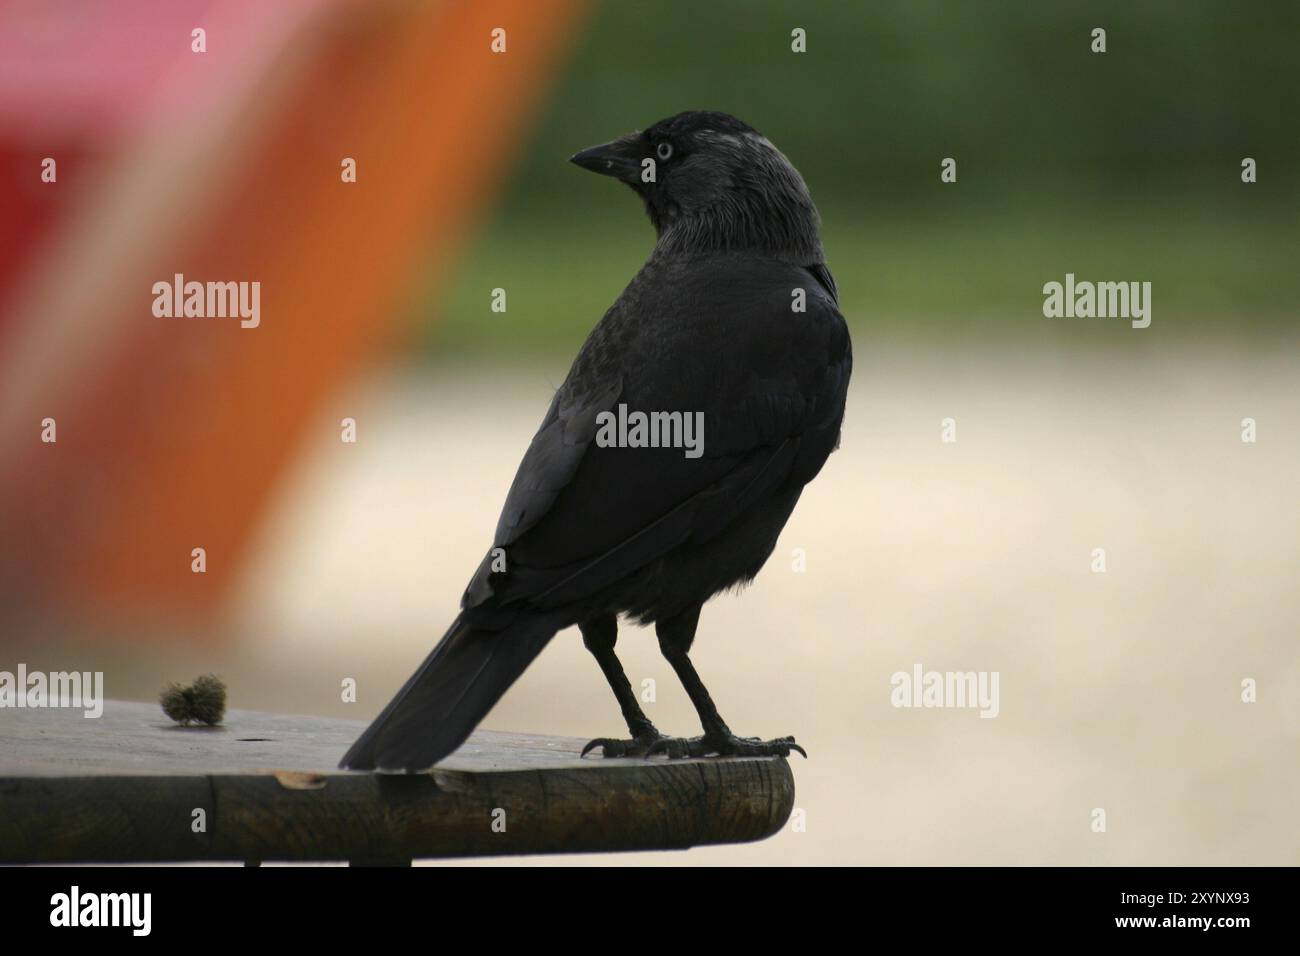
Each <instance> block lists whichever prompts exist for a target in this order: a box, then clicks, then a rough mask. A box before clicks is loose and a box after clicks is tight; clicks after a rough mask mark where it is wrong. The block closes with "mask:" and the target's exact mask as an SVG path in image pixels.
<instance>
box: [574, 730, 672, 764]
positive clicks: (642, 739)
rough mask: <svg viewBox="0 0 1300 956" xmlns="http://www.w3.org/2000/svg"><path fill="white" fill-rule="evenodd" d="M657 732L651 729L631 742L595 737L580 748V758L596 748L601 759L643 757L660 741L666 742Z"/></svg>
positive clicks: (665, 738)
mask: <svg viewBox="0 0 1300 956" xmlns="http://www.w3.org/2000/svg"><path fill="white" fill-rule="evenodd" d="M668 739H670V738H668V737H665V736H664V735H663V734H661V733H659V731H657V730H655V729H654V728H651V729H650V730H648V731H646V732H644V733H640V734H637V735H636V736H635V737H633V738H632V739H631V740H618V739H617V738H615V737H597V738H596V739H595V740H589V741H587V746H585V747H583V748H582V753H581V754H580V756H582V757H585V756H587V754H589V753H591V752H592V751H593V750H595V749H596V748H597V747H599V748H600V753H601V756H603V757H644V756H646V755H647V754H648V753H650V748H652V747H655V746H657V745H658V744H659V743H660V742H661V741H664V740H668Z"/></svg>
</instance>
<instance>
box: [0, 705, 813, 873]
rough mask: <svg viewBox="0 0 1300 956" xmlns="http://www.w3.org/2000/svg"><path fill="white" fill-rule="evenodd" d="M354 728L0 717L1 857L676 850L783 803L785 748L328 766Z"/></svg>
mask: <svg viewBox="0 0 1300 956" xmlns="http://www.w3.org/2000/svg"><path fill="white" fill-rule="evenodd" d="M364 726H365V724H364V723H363V722H361V721H350V720H337V719H331V718H323V717H302V716H292V715H284V714H264V713H256V712H252V711H238V710H235V711H230V712H229V714H228V715H227V718H226V723H225V724H223V725H222V726H221V727H217V728H210V729H200V728H180V727H177V726H175V725H172V724H170V723H169V722H168V721H167V720H166V718H165V717H163V716H162V714H161V712H160V711H159V709H158V707H157V705H155V704H141V703H128V702H123V701H108V702H107V703H106V704H105V707H104V715H103V716H102V717H101V718H98V719H87V718H84V717H82V714H81V711H78V710H66V709H65V710H29V709H22V710H14V709H5V710H0V862H3V863H56V862H142V861H153V862H179V861H200V860H209V861H215V860H229V861H254V862H262V861H267V862H269V861H330V860H349V861H355V862H358V863H404V862H408V861H409V860H411V859H413V858H418V857H440V856H441V857H454V856H489V855H502V854H520V853H580V852H597V851H619V850H648V849H679V848H686V847H690V846H698V845H701V844H709V843H739V842H745V841H749V840H758V839H762V838H764V837H767V836H771V835H772V834H773V833H775V832H776V831H777V830H779V829H780V828H781V827H782V826H783V825H784V823H785V821H786V820H787V819H788V817H789V815H790V811H791V808H792V807H793V803H794V780H793V776H792V774H791V772H790V768H789V766H788V765H787V763H786V761H785V760H783V759H780V758H728V759H705V760H683V761H669V760H667V759H665V758H657V759H654V760H604V759H602V758H598V757H588V758H587V759H585V760H583V759H580V758H579V757H578V752H579V750H580V748H581V745H582V743H583V742H582V741H581V740H578V739H574V738H564V737H542V736H537V735H532V734H507V733H494V732H492V731H479V732H477V733H475V734H474V735H473V736H472V737H471V738H470V740H469V741H468V742H467V743H466V744H465V745H464V746H463V747H462V748H461V749H460V750H458V751H457V752H456V753H455V754H453V755H452V756H451V757H450V758H448V759H447V760H446V761H444V762H443V763H442V764H440V765H439V766H438V767H437V768H436V769H435V770H433V771H431V772H430V773H425V774H412V775H376V774H368V773H350V772H344V771H339V770H337V769H335V766H336V764H337V762H338V760H339V758H340V757H341V756H342V755H343V752H344V750H346V748H347V746H348V745H349V744H350V743H351V742H352V740H353V739H355V738H356V736H357V735H358V734H359V733H360V732H361V730H362V729H363V728H364ZM195 811H202V816H203V817H204V818H205V828H204V829H202V830H200V831H198V832H196V828H195V826H194V821H195V818H196V812H195ZM494 823H495V826H494Z"/></svg>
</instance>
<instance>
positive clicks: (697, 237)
mask: <svg viewBox="0 0 1300 956" xmlns="http://www.w3.org/2000/svg"><path fill="white" fill-rule="evenodd" d="M651 219H652V221H653V222H654V225H655V231H656V232H657V233H658V237H659V238H658V242H657V243H656V244H655V255H657V256H680V255H686V256H701V255H714V254H717V253H723V252H727V253H736V252H740V253H745V252H750V253H754V254H756V255H763V256H769V257H772V258H776V259H780V260H782V261H788V262H791V263H793V264H795V265H807V264H809V263H814V262H823V261H824V256H823V253H822V244H821V239H820V237H819V235H818V223H817V209H816V207H815V206H813V204H812V200H811V199H809V198H807V196H806V194H805V195H804V196H802V197H800V196H793V195H792V196H789V197H779V198H778V200H777V201H773V199H772V197H770V196H769V197H763V199H762V200H761V201H760V200H759V199H758V198H757V197H754V196H750V195H746V194H740V195H737V196H731V197H728V198H727V199H725V200H723V201H720V202H719V203H718V204H717V205H716V206H714V207H712V208H710V209H707V210H704V211H701V212H696V213H692V214H686V213H681V212H670V213H669V214H667V215H663V216H656V215H655V214H654V213H653V212H652V213H651Z"/></svg>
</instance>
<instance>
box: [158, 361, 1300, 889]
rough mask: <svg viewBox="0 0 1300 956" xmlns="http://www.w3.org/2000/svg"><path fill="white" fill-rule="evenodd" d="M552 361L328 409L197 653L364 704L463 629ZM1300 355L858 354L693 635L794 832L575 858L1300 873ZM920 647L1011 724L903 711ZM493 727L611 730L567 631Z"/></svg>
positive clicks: (369, 707) (453, 377)
mask: <svg viewBox="0 0 1300 956" xmlns="http://www.w3.org/2000/svg"><path fill="white" fill-rule="evenodd" d="M563 373H564V365H563V363H558V364H557V363H547V364H546V366H545V367H544V368H540V369H539V368H531V369H527V370H525V369H520V368H512V369H507V368H454V367H435V368H432V369H417V370H412V371H411V372H409V373H400V374H397V375H389V376H385V377H384V378H382V379H380V380H378V381H377V382H375V383H374V384H371V385H367V386H365V387H361V388H359V389H358V390H356V392H355V393H354V394H352V395H349V396H345V397H344V398H343V399H341V400H340V402H339V403H338V405H337V406H336V407H332V408H331V409H330V410H329V414H328V415H327V416H325V417H324V418H323V420H322V425H321V430H320V434H321V436H322V437H321V438H320V440H319V441H318V442H317V443H316V445H315V447H313V448H310V449H309V450H308V454H307V455H305V456H304V458H303V462H302V465H301V467H300V469H299V471H298V472H297V473H296V474H294V475H293V476H292V478H291V480H290V481H289V482H287V483H286V486H285V487H284V488H283V490H282V493H281V496H280V502H279V504H278V506H277V508H276V509H275V515H274V518H273V520H272V521H271V522H270V523H269V525H268V526H267V527H266V528H265V532H264V534H263V536H262V539H261V542H260V544H259V547H258V554H257V556H256V560H255V561H254V562H253V563H252V565H251V567H250V568H249V569H248V576H247V581H246V584H245V586H244V587H243V588H242V591H241V598H240V601H239V606H238V608H237V610H236V611H235V613H234V615H233V618H232V620H231V621H230V627H231V628H232V630H233V631H234V633H236V634H239V635H243V637H241V638H240V639H238V640H236V641H235V642H233V643H232V644H231V645H229V646H228V647H226V648H224V649H223V650H221V651H220V652H219V653H220V654H221V655H222V656H223V657H224V659H223V660H219V661H217V662H216V664H217V668H214V667H212V666H209V665H211V664H212V663H213V662H212V661H211V659H210V657H208V658H204V669H218V668H219V669H222V670H223V671H224V673H226V675H227V676H228V678H229V679H230V681H231V685H232V688H234V692H233V701H232V703H233V704H234V705H236V706H241V707H258V708H264V709H279V710H296V711H305V712H317V713H331V714H337V715H346V716H352V717H359V718H360V717H369V716H371V715H373V714H374V713H375V712H376V711H378V709H379V708H380V707H381V706H382V705H383V704H384V703H385V702H386V701H387V700H388V698H389V696H390V695H391V693H392V692H393V691H394V690H395V689H396V688H397V686H398V685H399V684H400V683H401V682H402V680H403V679H405V678H406V676H407V675H408V674H409V673H410V671H411V670H412V669H413V668H414V666H415V665H416V664H417V663H418V661H419V660H420V659H421V658H422V657H423V656H424V654H425V653H426V651H427V650H428V648H429V647H430V646H431V645H432V643H433V642H434V640H435V639H436V638H437V637H438V636H439V635H440V634H441V633H442V631H443V630H444V629H445V627H446V625H447V624H448V622H449V621H450V620H451V618H452V617H453V615H454V613H455V609H456V602H457V600H458V598H459V595H460V592H461V589H462V587H463V586H464V583H465V581H466V580H467V578H468V576H469V574H470V573H471V571H472V570H473V568H474V566H475V565H476V563H477V562H478V560H479V557H480V555H481V554H482V553H483V549H484V548H485V547H486V546H487V545H488V543H489V537H488V536H489V535H490V534H491V530H492V528H493V526H494V524H495V521H496V516H497V511H498V508H499V506H500V503H501V501H502V499H503V497H504V494H505V491H506V488H507V486H508V484H509V482H510V479H511V477H512V475H513V471H514V467H515V465H516V463H517V461H518V459H519V456H520V454H521V453H522V451H523V449H524V447H525V446H526V444H527V441H528V439H529V437H530V436H531V434H532V432H533V430H534V429H535V427H536V425H537V423H538V421H539V420H540V417H541V415H542V413H543V411H544V410H545V407H546V404H547V401H548V399H549V396H550V393H551V390H552V389H553V387H554V386H555V385H556V384H557V383H558V381H559V380H560V378H561V377H562V376H563ZM1298 373H1300V363H1297V360H1296V356H1295V350H1294V348H1290V349H1277V348H1271V349H1260V348H1255V349H1250V348H1244V347H1229V346H1225V347H1223V348H1209V347H1203V348H1200V349H1198V350H1196V351H1189V352H1185V353H1183V354H1170V353H1168V352H1157V351H1155V350H1142V351H1140V352H1124V353H1123V354H1121V353H1120V352H1119V350H1111V351H1098V352H1082V353H1079V352H1074V353H1066V352H1050V351H1040V352H1036V353H1033V354H1017V353H1016V352H1015V351H1014V350H1004V351H1002V352H1000V353H997V354H995V353H994V352H993V351H992V350H989V351H987V352H985V353H982V354H972V353H971V352H970V351H969V350H968V349H961V350H958V349H947V350H945V349H936V348H935V347H933V346H924V347H923V346H916V347H912V348H908V347H903V346H896V347H894V348H891V349H888V350H878V351H874V352H873V351H872V350H871V349H870V348H867V347H864V346H863V344H862V343H859V345H858V360H857V368H856V370H855V379H854V385H853V391H852V395H851V397H850V404H849V415H848V420H847V422H846V425H845V429H844V436H843V447H842V449H841V451H840V452H839V453H837V454H836V455H835V456H833V457H832V459H831V461H830V462H829V463H828V465H827V467H826V469H825V470H824V472H823V474H822V476H821V477H820V478H819V479H818V480H817V482H815V483H814V484H813V485H812V487H811V488H810V489H809V490H808V491H807V492H806V493H805V495H804V498H803V500H802V502H801V504H800V506H799V508H798V509H797V510H796V512H795V514H794V517H793V518H792V520H791V521H790V523H789V525H788V526H787V528H786V530H785V533H784V535H783V537H782V539H781V542H780V545H779V546H778V549H777V552H776V554H775V555H774V556H773V558H772V560H771V561H770V562H769V564H768V566H767V568H766V569H765V570H764V571H763V573H762V574H761V575H760V576H759V579H758V581H757V582H756V583H755V585H754V586H753V587H751V588H750V589H749V590H748V591H746V592H745V593H744V594H743V595H741V596H740V597H735V596H726V597H722V598H718V599H716V600H715V601H714V602H713V603H712V604H710V605H709V606H708V607H707V608H706V609H705V613H704V616H703V618H702V623H701V631H700V636H699V638H698V641H697V644H696V652H695V660H696V663H697V666H698V668H699V670H700V672H701V674H702V675H703V676H704V678H705V680H706V682H707V683H708V685H709V687H710V688H711V690H712V692H713V695H714V698H715V699H716V700H717V701H718V703H719V707H720V709H721V710H722V713H723V715H724V716H725V717H726V719H727V720H728V722H729V723H730V724H731V726H732V727H733V728H735V729H736V730H737V731H738V732H742V733H745V734H751V735H762V736H765V737H767V736H775V735H783V734H795V735H796V736H797V737H798V739H799V740H800V741H801V742H802V743H803V744H805V745H806V746H807V748H808V751H809V753H810V759H809V760H807V761H806V762H805V761H802V760H799V759H798V758H797V757H796V758H792V760H793V766H794V771H795V777H796V783H797V787H798V795H797V799H796V804H797V807H798V808H799V809H800V810H802V811H803V816H804V819H805V820H806V828H805V829H804V830H803V831H802V832H796V831H795V830H794V829H793V828H791V829H788V830H787V831H786V832H783V833H781V834H779V835H778V836H777V837H775V838H773V839H771V840H768V841H766V842H763V843H760V844H754V845H746V846H736V847H722V848H702V849H696V850H691V851H689V852H688V853H686V854H685V855H683V854H681V853H666V854H636V855H627V856H618V857H601V858H585V859H584V858H581V857H575V858H573V862H603V863H609V862H628V863H636V864H643V865H644V864H651V865H653V864H661V863H683V862H690V863H699V864H717V863H742V864H745V863H750V864H783V863H834V864H847V863H862V864H979V863H985V864H1082V865H1088V864H1176V865H1177V864H1206V865H1220V864H1293V865H1294V864H1297V863H1300V850H1298V849H1297V848H1298V847H1300V823H1297V818H1296V812H1295V811H1296V805H1297V794H1300V654H1297V649H1298V647H1300V642H1298V641H1297V621H1298V620H1300V589H1298V588H1297V586H1296V583H1297V570H1298V569H1300V544H1298V542H1300V534H1298V532H1300V509H1298V508H1297V498H1296V489H1297V476H1298V475H1300V426H1298V425H1297V414H1296V413H1297V411H1300V374H1298ZM345 414H350V415H353V416H354V417H356V418H357V420H358V422H359V441H358V443H357V444H356V445H343V444H341V443H340V442H339V441H338V438H337V428H336V425H335V423H337V421H338V419H339V418H340V417H342V416H343V415H345ZM1246 416H1250V417H1253V418H1255V419H1256V421H1257V422H1258V430H1259V432H1258V433H1259V438H1258V441H1257V442H1256V443H1254V444H1246V443H1243V442H1242V441H1241V436H1240V431H1241V425H1240V422H1241V419H1242V418H1243V417H1246ZM947 417H951V418H953V419H955V421H956V436H957V440H956V441H955V442H952V443H944V442H942V441H941V440H940V430H941V420H942V419H944V418H947ZM1095 548H1104V549H1105V560H1106V571H1105V572H1104V573H1095V572H1094V571H1093V570H1092V564H1093V561H1094V557H1093V549H1095ZM795 549H803V551H804V553H805V554H806V570H804V571H802V572H799V571H796V570H795V569H794V564H795V561H794V557H793V555H794V550H795ZM624 634H625V636H624V639H623V642H622V643H621V645H620V653H621V655H622V657H623V660H624V663H625V666H626V667H627V670H628V673H629V675H630V676H631V677H632V679H633V683H634V684H639V683H640V681H641V680H643V679H645V678H651V679H653V680H654V681H655V682H656V685H657V700H656V702H655V703H653V704H650V705H648V707H647V709H648V711H649V713H650V715H651V717H652V718H653V719H654V720H655V722H656V723H657V724H658V725H659V726H660V727H661V728H663V729H665V730H670V731H675V732H680V733H696V732H698V731H697V725H696V723H695V717H694V712H693V711H692V710H691V708H690V705H689V702H688V701H687V700H686V697H685V695H684V693H683V692H682V691H681V689H680V687H679V686H678V685H677V684H676V682H675V680H674V679H673V678H672V674H671V671H670V670H669V668H668V667H667V665H666V664H665V663H664V662H663V661H662V660H661V658H660V657H659V655H658V652H657V649H656V646H655V642H654V639H653V635H652V633H651V632H649V631H641V630H636V629H633V628H630V627H629V628H626V629H625V631H624ZM173 663H174V662H173ZM195 663H196V665H197V661H196V662H195ZM917 664H920V665H922V666H923V667H924V668H925V669H926V670H939V671H984V672H997V674H998V678H999V707H1000V710H999V713H998V716H996V717H995V718H993V719H981V718H980V717H979V715H978V714H977V713H976V712H975V711H974V710H971V709H956V708H951V709H904V708H897V707H894V706H892V705H891V689H892V688H891V683H890V679H891V675H893V674H894V673H895V672H898V671H907V672H910V671H911V670H912V669H913V667H914V665H917ZM175 666H185V665H181V664H177V665H175ZM349 676H350V677H355V678H357V680H358V681H359V687H360V701H359V702H358V703H356V704H352V705H346V704H342V703H341V702H340V701H339V699H338V698H339V693H338V687H339V681H340V680H341V679H342V678H343V677H349ZM1248 678H1249V679H1253V680H1254V681H1255V682H1256V683H1257V687H1258V700H1257V702H1255V703H1244V702H1243V701H1242V700H1241V695H1242V689H1241V688H1242V681H1243V680H1244V679H1248ZM148 679H149V680H152V678H148ZM147 693H148V691H147V690H146V691H145V694H147ZM486 726H489V727H494V728H500V729H514V730H529V731H535V732H547V733H556V734H572V735H577V736H594V735H602V734H611V733H621V731H622V730H623V728H622V726H621V722H620V720H619V716H618V711H617V709H616V707H615V706H614V703H613V700H612V698H611V697H610V695H609V692H608V690H607V688H606V686H605V684H604V682H603V680H602V678H601V676H600V673H599V671H598V670H597V668H596V667H595V664H594V662H592V661H591V660H590V658H589V657H588V655H587V654H586V652H585V651H584V650H583V648H582V646H581V642H580V640H579V639H578V635H577V632H576V631H570V632H567V633H565V634H563V635H561V636H560V637H559V638H558V639H557V640H556V641H555V642H554V643H553V644H552V646H551V647H550V648H549V649H548V650H547V651H546V653H545V654H544V655H543V656H542V658H541V659H540V660H539V661H538V662H537V663H536V664H534V665H533V667H532V669H531V670H530V671H529V672H528V673H527V674H526V675H525V677H524V678H523V680H522V681H521V682H520V683H519V684H518V685H516V687H515V688H514V689H513V690H512V691H511V692H510V693H509V694H508V695H507V697H506V698H505V700H504V701H502V702H501V704H500V705H498V707H497V709H496V710H495V711H494V712H493V713H492V715H491V716H490V717H489V719H488V721H487V722H486ZM1097 809H1101V810H1104V812H1105V825H1106V829H1105V832H1104V833H1098V832H1093V821H1094V819H1095V818H1096V815H1095V811H1096V810H1097ZM543 862H545V861H543Z"/></svg>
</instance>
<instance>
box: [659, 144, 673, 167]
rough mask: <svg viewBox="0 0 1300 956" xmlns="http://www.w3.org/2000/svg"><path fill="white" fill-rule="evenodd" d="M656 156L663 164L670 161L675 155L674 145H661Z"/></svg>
mask: <svg viewBox="0 0 1300 956" xmlns="http://www.w3.org/2000/svg"><path fill="white" fill-rule="evenodd" d="M655 155H656V156H658V157H659V162H661V163H662V162H665V161H666V160H668V159H670V158H671V157H672V155H673V144H672V143H660V144H659V146H658V147H657V148H656V149H655Z"/></svg>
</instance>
